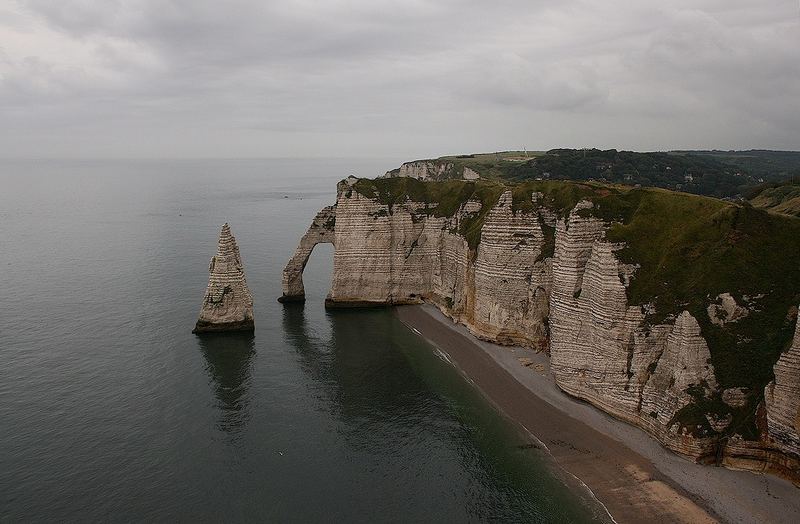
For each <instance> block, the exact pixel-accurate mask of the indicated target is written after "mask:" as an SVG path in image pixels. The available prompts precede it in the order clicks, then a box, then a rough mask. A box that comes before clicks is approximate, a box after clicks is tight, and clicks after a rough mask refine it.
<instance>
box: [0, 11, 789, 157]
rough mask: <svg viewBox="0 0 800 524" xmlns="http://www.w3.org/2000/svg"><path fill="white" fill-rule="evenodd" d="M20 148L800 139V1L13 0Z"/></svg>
mask: <svg viewBox="0 0 800 524" xmlns="http://www.w3.org/2000/svg"><path fill="white" fill-rule="evenodd" d="M0 123H1V124H2V126H1V127H0V157H19V156H37V157H61V156H71V157H97V156H102V157H244V156H246V157H272V156H285V157H304V156H371V157H402V158H409V159H411V158H420V157H428V156H439V155H442V154H448V153H458V152H471V151H494V150H502V149H520V148H522V147H527V148H528V149H531V150H536V149H548V148H552V147H561V146H564V147H583V146H595V147H603V148H608V147H617V148H620V149H623V148H624V149H635V150H655V149H672V148H712V147H717V148H725V149H728V148H751V147H759V148H774V149H800V2H799V1H798V0H785V1H784V0H659V1H650V0H604V1H592V2H589V1H573V0H555V1H546V0H510V1H502V0H495V1H493V2H490V1H487V0H481V1H475V0H390V1H389V0H349V1H343V0H327V1H325V0H320V1H313V0H280V1H275V2H273V1H269V0H261V1H258V0H224V1H223V0H214V1H212V0H95V1H91V0H0Z"/></svg>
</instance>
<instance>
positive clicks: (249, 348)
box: [198, 333, 255, 433]
mask: <svg viewBox="0 0 800 524" xmlns="http://www.w3.org/2000/svg"><path fill="white" fill-rule="evenodd" d="M198 340H199V344H200V350H201V351H202V353H203V356H204V357H205V359H206V371H207V372H208V375H209V377H210V378H211V381H212V382H213V384H212V385H213V387H214V395H215V396H216V397H217V400H218V407H219V409H220V412H221V415H220V421H219V424H218V426H219V429H221V430H222V431H225V432H227V433H236V432H238V431H240V430H241V429H242V428H243V427H244V426H245V425H246V424H247V421H248V420H249V418H250V411H249V409H248V407H249V396H248V394H247V390H248V388H249V387H250V369H251V367H252V359H253V356H254V355H255V343H254V341H255V337H254V336H253V334H252V333H226V334H206V335H203V336H202V337H198Z"/></svg>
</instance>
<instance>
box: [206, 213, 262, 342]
mask: <svg viewBox="0 0 800 524" xmlns="http://www.w3.org/2000/svg"><path fill="white" fill-rule="evenodd" d="M208 272H209V273H210V275H209V278H208V288H207V289H206V295H205V297H204V298H203V306H202V308H201V309H200V318H198V319H197V325H196V326H195V328H194V330H193V331H192V333H208V332H218V331H252V330H253V329H254V327H255V326H254V323H253V297H252V295H251V294H250V290H249V289H248V288H247V281H246V280H245V276H244V267H243V266H242V258H241V256H240V255H239V246H237V245H236V239H235V238H234V236H233V235H232V234H231V228H230V226H229V225H228V224H227V223H226V224H225V225H223V226H222V231H221V232H220V234H219V244H218V245H217V254H216V255H214V257H213V258H212V259H211V264H210V265H209V267H208Z"/></svg>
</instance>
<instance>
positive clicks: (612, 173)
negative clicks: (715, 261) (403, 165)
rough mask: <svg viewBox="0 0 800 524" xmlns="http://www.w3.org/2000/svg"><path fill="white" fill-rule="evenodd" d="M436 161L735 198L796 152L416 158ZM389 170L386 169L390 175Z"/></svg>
mask: <svg viewBox="0 0 800 524" xmlns="http://www.w3.org/2000/svg"><path fill="white" fill-rule="evenodd" d="M418 162H428V163H431V164H433V165H435V166H442V168H443V169H442V173H441V174H437V176H436V178H438V179H449V178H456V179H460V178H463V174H464V170H465V168H469V169H470V170H472V171H474V172H476V173H478V174H479V175H480V176H481V178H483V179H486V180H499V181H504V182H523V181H526V180H575V181H598V182H606V183H615V184H616V183H618V184H626V185H632V186H636V185H640V186H644V187H660V188H664V189H671V190H679V191H684V192H687V193H694V194H698V195H706V196H714V197H718V198H738V197H741V196H743V195H745V194H747V193H748V192H749V191H750V190H751V189H752V188H754V187H756V186H758V185H759V184H762V183H765V182H774V181H777V180H781V179H784V178H786V177H787V176H789V175H790V174H791V173H793V172H795V171H797V172H800V152H792V151H728V152H724V151H672V152H649V153H638V152H633V151H617V150H616V149H609V150H599V149H552V150H550V151H546V152H526V151H506V152H498V153H484V154H472V155H457V156H445V157H441V158H437V159H431V160H425V161H418ZM398 171H399V170H393V171H390V172H389V173H387V175H389V176H392V175H396V174H397V173H398Z"/></svg>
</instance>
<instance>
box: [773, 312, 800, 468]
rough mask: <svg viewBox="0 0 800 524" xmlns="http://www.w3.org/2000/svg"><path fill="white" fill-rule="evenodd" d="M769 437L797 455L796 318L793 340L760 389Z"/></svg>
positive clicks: (799, 364) (799, 370) (799, 354)
mask: <svg viewBox="0 0 800 524" xmlns="http://www.w3.org/2000/svg"><path fill="white" fill-rule="evenodd" d="M764 400H765V403H766V409H767V426H768V428H769V436H770V438H771V439H772V441H773V442H774V443H775V445H776V446H777V447H778V448H779V449H781V450H783V451H785V452H787V453H793V454H800V317H798V321H797V326H796V328H795V334H794V340H793V342H792V345H791V347H790V348H789V350H788V351H786V352H785V353H783V354H782V355H781V357H780V359H778V362H777V364H775V380H774V381H773V382H772V383H770V384H769V385H768V386H767V388H766V390H765V391H764Z"/></svg>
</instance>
